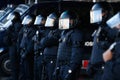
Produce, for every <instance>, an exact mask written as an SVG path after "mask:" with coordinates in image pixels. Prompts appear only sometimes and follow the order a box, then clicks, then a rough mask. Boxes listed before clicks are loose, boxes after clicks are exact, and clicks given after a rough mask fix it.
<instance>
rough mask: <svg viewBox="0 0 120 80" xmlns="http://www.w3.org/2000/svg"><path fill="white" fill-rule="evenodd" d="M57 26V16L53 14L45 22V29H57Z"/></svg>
mask: <svg viewBox="0 0 120 80" xmlns="http://www.w3.org/2000/svg"><path fill="white" fill-rule="evenodd" d="M55 26H57V15H56V14H55V13H51V14H50V15H49V16H48V17H47V20H46V22H45V27H55Z"/></svg>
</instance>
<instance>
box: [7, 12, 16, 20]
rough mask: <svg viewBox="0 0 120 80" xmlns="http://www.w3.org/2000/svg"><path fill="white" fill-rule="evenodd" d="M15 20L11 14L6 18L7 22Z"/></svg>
mask: <svg viewBox="0 0 120 80" xmlns="http://www.w3.org/2000/svg"><path fill="white" fill-rule="evenodd" d="M14 18H15V15H14V14H13V13H10V14H9V15H8V16H7V20H13V19H14Z"/></svg>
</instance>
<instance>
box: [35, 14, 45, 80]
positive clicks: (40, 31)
mask: <svg viewBox="0 0 120 80" xmlns="http://www.w3.org/2000/svg"><path fill="white" fill-rule="evenodd" d="M45 20H46V19H45V17H44V16H42V15H38V16H36V19H35V22H34V25H35V26H36V27H37V31H36V34H35V36H34V37H33V40H34V54H35V55H34V80H41V76H42V61H43V55H42V53H43V49H39V48H40V47H41V44H40V40H41V39H42V38H43V37H44V36H45V26H44V25H45Z"/></svg>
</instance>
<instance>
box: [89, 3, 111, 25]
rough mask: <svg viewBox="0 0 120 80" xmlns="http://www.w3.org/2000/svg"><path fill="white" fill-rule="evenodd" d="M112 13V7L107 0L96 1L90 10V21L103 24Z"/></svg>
mask: <svg viewBox="0 0 120 80" xmlns="http://www.w3.org/2000/svg"><path fill="white" fill-rule="evenodd" d="M112 15H113V9H112V6H111V5H110V4H109V3H108V2H97V3H95V4H94V5H93V6H92V9H91V10H90V23H97V24H104V23H105V22H106V21H107V20H108V19H109V18H110V17H111V16H112Z"/></svg>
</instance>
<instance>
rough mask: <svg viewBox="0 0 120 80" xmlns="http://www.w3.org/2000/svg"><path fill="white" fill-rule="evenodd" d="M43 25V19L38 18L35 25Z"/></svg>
mask: <svg viewBox="0 0 120 80" xmlns="http://www.w3.org/2000/svg"><path fill="white" fill-rule="evenodd" d="M41 24H42V17H36V19H35V22H34V25H41Z"/></svg>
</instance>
